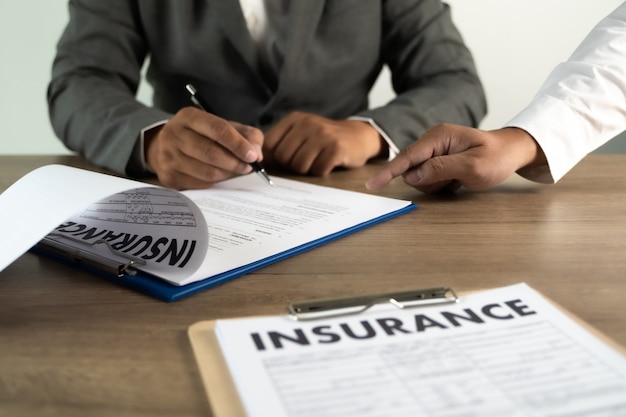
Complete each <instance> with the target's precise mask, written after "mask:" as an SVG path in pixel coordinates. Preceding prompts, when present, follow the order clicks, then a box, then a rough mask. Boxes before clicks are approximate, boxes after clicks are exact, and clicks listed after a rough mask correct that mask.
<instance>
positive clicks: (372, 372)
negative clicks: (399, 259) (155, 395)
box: [215, 284, 626, 417]
mask: <svg viewBox="0 0 626 417" xmlns="http://www.w3.org/2000/svg"><path fill="white" fill-rule="evenodd" d="M215 334H216V336H217V339H218V341H219V344H220V347H221V351H222V354H223V355H224V357H225V361H226V363H227V366H228V368H229V369H230V372H231V375H232V377H233V379H234V383H235V385H236V389H237V391H238V392H239V396H240V398H241V400H242V403H243V406H244V408H245V410H246V413H247V415H249V416H259V417H260V416H273V417H281V416H299V417H309V416H310V417H319V416H324V417H334V416H337V417H339V416H341V417H349V416H358V417H374V416H376V417H380V416H411V417H416V416H446V417H448V416H450V417H452V416H455V417H460V416H481V417H484V416H494V417H502V416H507V417H512V416H533V417H535V416H546V417H547V416H572V417H573V416H576V417H583V416H588V417H608V416H614V417H617V416H626V358H625V356H624V355H623V353H622V352H621V351H619V350H616V349H614V348H612V347H611V346H610V345H611V344H610V343H607V342H608V341H606V340H605V339H604V338H602V337H598V336H597V335H596V334H595V333H591V332H589V331H587V330H586V328H585V327H584V326H581V324H579V323H578V322H577V321H575V320H574V319H572V318H570V316H568V315H566V314H564V313H563V312H562V311H561V310H560V309H559V308H557V307H555V306H554V305H553V304H552V303H550V302H548V301H547V300H546V299H545V298H543V297H542V296H541V295H540V294H539V293H537V292H536V291H534V290H533V289H531V288H530V287H528V286H527V285H525V284H518V285H514V286H509V287H503V288H500V289H495V290H488V291H482V292H478V293H475V294H472V295H467V296H463V297H461V298H460V301H459V302H458V303H455V304H447V305H431V306H425V307H415V308H411V309H403V310H400V309H395V308H394V307H392V306H376V308H375V309H373V311H369V312H367V313H363V314H360V315H353V316H345V317H335V318H328V319H318V320H314V321H305V322H299V321H295V320H294V319H292V318H290V317H289V316H274V317H260V318H248V319H227V320H217V322H216V327H215Z"/></svg>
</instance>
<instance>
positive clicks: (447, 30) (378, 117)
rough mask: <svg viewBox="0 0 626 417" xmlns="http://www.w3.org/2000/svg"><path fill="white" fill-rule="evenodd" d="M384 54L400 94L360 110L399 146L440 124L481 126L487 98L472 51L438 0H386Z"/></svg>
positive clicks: (443, 5)
mask: <svg viewBox="0 0 626 417" xmlns="http://www.w3.org/2000/svg"><path fill="white" fill-rule="evenodd" d="M383 8H384V9H383V10H384V13H383V19H384V21H383V40H382V54H383V57H384V61H385V63H386V64H387V65H388V66H389V69H390V70H391V74H392V85H393V88H394V90H395V92H396V93H397V97H396V98H395V99H394V100H392V101H391V102H390V103H388V104H387V105H385V106H382V107H379V108H375V109H371V110H367V111H364V112H361V113H359V115H360V116H364V117H370V118H372V119H374V120H375V121H376V122H377V124H378V125H379V126H381V127H382V129H383V130H384V131H385V132H386V133H387V134H388V135H389V136H390V137H391V138H392V139H393V141H394V142H395V143H396V144H397V145H398V147H399V148H400V149H402V148H405V147H407V146H408V145H410V144H411V143H412V142H413V141H415V140H416V139H417V138H418V137H419V136H420V135H421V134H422V133H423V132H424V131H425V130H426V129H427V128H428V127H430V126H432V125H435V124H438V123H456V124H462V125H469V126H474V127H476V126H478V124H479V122H480V121H481V120H482V118H483V117H484V115H485V113H486V108H487V106H486V101H485V95H484V91H483V88H482V84H481V82H480V80H479V78H478V75H477V71H476V68H475V65H474V61H473V58H472V56H471V53H470V51H469V50H468V48H467V47H466V45H465V43H464V41H463V39H462V37H461V35H460V34H459V32H458V30H457V29H456V27H455V26H454V24H453V22H452V18H451V15H450V9H449V7H448V6H447V5H446V4H444V3H441V2H440V1H438V0H437V1H434V0H424V1H397V0H393V1H386V2H383Z"/></svg>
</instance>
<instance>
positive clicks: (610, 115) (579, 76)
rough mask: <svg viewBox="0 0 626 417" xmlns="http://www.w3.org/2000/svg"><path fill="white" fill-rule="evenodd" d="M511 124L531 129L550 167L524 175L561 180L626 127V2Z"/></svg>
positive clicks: (560, 67)
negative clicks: (588, 155) (590, 153)
mask: <svg viewBox="0 0 626 417" xmlns="http://www.w3.org/2000/svg"><path fill="white" fill-rule="evenodd" d="M507 126H512V127H519V128H521V129H524V130H525V131H527V132H528V133H530V134H531V135H532V136H533V137H534V138H535V140H536V141H537V142H538V143H539V145H540V146H541V149H542V150H543V152H544V153H545V155H546V158H547V161H548V164H547V166H543V167H538V168H532V169H531V168H527V169H523V170H520V171H519V174H520V175H522V176H524V177H526V178H528V179H530V180H533V181H537V182H544V183H552V182H557V181H558V180H559V179H561V178H562V177H563V176H564V175H565V174H566V173H567V172H568V171H569V170H570V169H572V168H573V167H574V165H576V164H577V163H578V162H580V160H581V159H583V158H584V157H585V156H586V155H587V154H588V153H589V152H591V151H593V150H595V149H596V148H598V147H600V146H601V145H603V144H604V143H606V142H607V141H609V140H610V139H612V138H614V137H615V136H616V135H618V134H620V133H621V132H623V131H624V130H626V2H624V3H623V4H622V5H621V6H619V7H618V8H617V9H616V10H615V11H613V12H612V13H611V14H610V15H608V16H607V17H606V18H604V19H603V20H601V21H600V22H599V23H598V24H597V25H596V26H595V27H594V28H593V29H592V31H591V32H590V33H589V35H588V36H587V37H586V38H585V39H584V40H583V42H582V43H581V44H580V45H579V46H578V47H577V48H576V50H575V51H574V53H573V54H572V56H571V57H570V58H569V59H568V60H567V61H566V62H564V63H561V64H559V65H558V66H557V67H556V68H555V69H554V70H553V71H552V72H551V73H550V75H549V77H548V78H547V80H546V81H545V82H544V84H543V85H542V86H541V88H540V89H539V91H538V92H537V94H536V95H535V97H534V98H533V100H532V101H531V102H530V104H529V105H528V106H527V107H526V108H525V109H524V110H522V111H521V112H520V113H519V114H518V115H517V116H515V117H514V118H513V119H512V120H511V121H510V122H509V123H508V124H507Z"/></svg>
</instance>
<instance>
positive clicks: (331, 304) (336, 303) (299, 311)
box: [287, 287, 459, 321]
mask: <svg viewBox="0 0 626 417" xmlns="http://www.w3.org/2000/svg"><path fill="white" fill-rule="evenodd" d="M458 301H459V298H458V297H457V295H456V293H455V292H454V290H453V289H452V288H445V287H437V288H425V289H419V290H412V291H402V292H392V293H384V294H373V295H363V296H357V297H347V298H335V299H325V300H313V301H307V302H300V303H292V304H289V306H287V310H288V311H289V314H290V315H291V317H292V318H294V319H295V320H298V321H307V320H316V319H320V318H330V317H338V316H346V315H351V314H360V313H362V312H364V311H366V310H368V309H369V308H371V307H372V306H374V305H376V304H383V303H389V304H391V305H393V306H395V307H397V308H400V309H404V308H410V307H418V306H423V305H430V304H450V303H456V302H458Z"/></svg>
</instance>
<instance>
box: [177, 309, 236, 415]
mask: <svg viewBox="0 0 626 417" xmlns="http://www.w3.org/2000/svg"><path fill="white" fill-rule="evenodd" d="M187 333H188V334H189V340H190V341H191V347H192V349H193V352H194V356H195V357H196V362H197V364H198V369H199V370H200V376H201V377H202V383H203V385H204V390H205V392H206V395H207V397H208V399H209V405H210V407H211V411H212V412H213V415H214V416H215V417H246V412H245V410H244V408H243V404H242V403H241V400H240V398H239V394H238V392H237V389H236V388H235V383H234V381H233V378H232V377H231V374H230V370H229V369H228V366H227V365H226V360H225V358H224V355H223V354H222V349H221V347H220V344H219V341H218V340H217V336H216V334H215V320H207V321H199V322H197V323H194V324H192V325H191V326H189V329H188V331H187Z"/></svg>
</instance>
